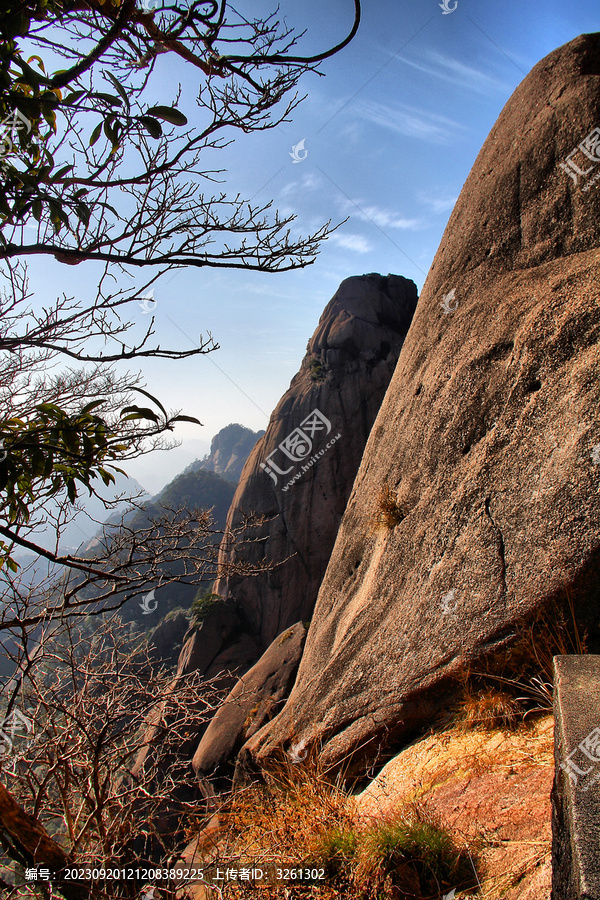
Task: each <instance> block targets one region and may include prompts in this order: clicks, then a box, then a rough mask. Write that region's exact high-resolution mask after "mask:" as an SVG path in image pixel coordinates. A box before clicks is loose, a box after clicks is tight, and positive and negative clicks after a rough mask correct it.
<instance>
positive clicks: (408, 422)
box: [244, 34, 600, 765]
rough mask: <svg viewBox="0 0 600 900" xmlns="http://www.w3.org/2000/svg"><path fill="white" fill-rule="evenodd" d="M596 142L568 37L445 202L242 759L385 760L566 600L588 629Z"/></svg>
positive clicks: (598, 39) (599, 131) (584, 50)
mask: <svg viewBox="0 0 600 900" xmlns="http://www.w3.org/2000/svg"><path fill="white" fill-rule="evenodd" d="M598 126H600V35H597V34H594V35H583V36H581V37H579V38H577V39H575V40H574V41H572V42H570V43H569V44H567V45H565V46H564V47H561V48H559V49H558V50H556V51H555V52H553V53H551V54H550V55H549V56H548V57H546V58H545V59H543V60H542V61H541V62H540V63H539V64H538V65H537V66H535V68H534V69H533V70H532V71H531V72H530V74H529V75H528V76H527V78H526V79H525V80H524V81H523V83H522V84H521V85H520V86H519V87H518V88H517V90H516V91H515V92H514V94H513V96H512V97H511V98H510V100H509V101H508V103H507V104H506V106H505V107H504V109H503V111H502V113H501V114H500V117H499V119H498V121H497V123H496V124H495V126H494V127H493V129H492V131H491V133H490V135H489V137H488V139H487V140H486V142H485V144H484V146H483V148H482V150H481V152H480V154H479V156H478V158H477V160H476V162H475V164H474V166H473V169H472V171H471V173H470V175H469V177H468V179H467V181H466V183H465V185H464V188H463V190H462V193H461V195H460V197H459V199H458V202H457V204H456V207H455V209H454V211H453V213H452V216H451V217H450V220H449V222H448V226H447V228H446V231H445V233H444V236H443V239H442V243H441V245H440V248H439V250H438V252H437V254H436V257H435V260H434V262H433V265H432V268H431V271H430V273H429V275H428V278H427V281H426V284H425V286H424V289H423V292H422V295H421V297H420V300H419V305H418V308H417V311H416V313H415V317H414V320H413V323H412V326H411V329H410V332H409V335H408V337H407V339H406V341H405V343H404V346H403V348H402V353H401V356H400V359H399V362H398V366H397V368H396V371H395V374H394V378H393V380H392V382H391V384H390V388H389V390H388V392H387V395H386V397H385V400H384V402H383V404H382V406H381V409H380V411H379V415H378V417H377V420H376V422H375V425H374V426H373V429H372V431H371V435H370V438H369V441H368V444H367V447H366V450H365V454H364V457H363V460H362V464H361V466H360V470H359V472H358V475H357V478H356V482H355V486H354V491H353V494H352V496H351V498H350V500H349V503H348V506H347V509H346V513H345V516H344V520H343V522H342V525H341V528H340V531H339V534H338V538H337V542H336V545H335V548H334V550H333V553H332V556H331V560H330V563H329V566H328V569H327V573H326V576H325V578H324V581H323V584H322V586H321V589H320V592H319V597H318V600H317V604H316V607H315V612H314V616H313V619H312V624H311V627H310V631H309V634H308V638H307V642H306V647H305V651H304V655H303V658H302V662H301V665H300V669H299V672H298V677H297V680H296V683H295V686H294V689H293V691H292V693H291V695H290V698H289V700H288V702H287V704H286V706H285V707H284V709H283V711H282V712H281V713H280V714H279V715H278V716H277V717H276V718H275V719H274V720H273V721H272V722H271V723H269V724H268V725H267V726H266V727H265V728H263V729H262V730H261V731H260V732H258V733H257V735H255V736H254V738H252V739H251V740H250V741H249V742H248V743H247V744H246V747H245V750H244V756H245V759H246V760H250V761H251V762H252V761H253V763H254V764H256V763H258V764H260V762H261V761H263V760H266V759H268V758H269V756H271V755H272V754H273V753H275V752H281V750H283V749H285V748H287V747H288V746H289V745H290V743H291V742H292V741H296V740H298V738H300V739H303V740H306V741H314V742H316V743H320V744H322V747H323V751H322V754H323V763H324V765H329V764H332V763H334V764H335V763H336V762H337V761H341V760H342V758H344V757H346V755H347V754H352V753H353V752H354V754H355V755H354V758H355V759H356V760H357V761H358V762H359V761H360V758H361V753H362V754H363V756H367V757H368V755H369V752H370V751H369V746H370V747H376V746H377V745H378V744H385V743H388V744H389V743H392V742H397V743H398V744H401V743H402V742H403V741H405V740H406V739H407V738H408V736H409V734H410V732H411V731H414V730H415V729H418V728H421V727H423V726H425V725H426V724H427V723H428V722H429V721H431V719H430V716H431V714H432V713H433V712H435V711H436V710H437V709H438V708H439V706H440V704H441V703H443V702H444V695H445V691H446V688H447V687H448V686H449V683H450V678H451V676H453V675H454V674H456V673H457V672H458V671H461V670H462V669H463V668H464V667H465V665H466V664H467V663H468V662H469V661H472V660H474V659H478V658H480V657H481V656H482V655H487V654H489V653H491V652H492V651H493V650H494V649H495V648H498V647H499V646H500V645H501V644H502V642H505V641H510V640H511V636H513V635H514V630H515V626H516V625H517V624H518V623H519V622H521V621H522V620H523V618H524V617H525V616H527V615H528V614H529V613H531V612H532V611H533V610H541V609H544V608H545V605H546V604H550V603H551V602H553V601H558V600H561V599H562V598H564V596H565V592H566V591H567V590H568V592H569V596H570V597H571V598H572V601H573V604H574V608H575V611H576V616H577V618H578V619H579V620H580V623H581V621H582V620H585V619H586V618H587V619H588V621H589V622H593V623H594V626H595V627H596V626H597V622H598V611H599V609H600V579H599V578H598V570H599V565H598V556H599V548H600V488H599V484H600V424H599V422H598V404H599V400H600V348H599V347H598V341H599V338H600V290H599V289H600V250H599V247H600V143H598V140H599V138H600V128H599V127H598ZM573 150H575V151H576V152H575V154H574V155H573V154H572V153H571V151H573ZM584 151H585V152H584ZM569 160H570V162H569ZM570 163H573V164H574V165H575V166H576V167H577V170H578V171H576V170H575V169H574V168H573V166H572V165H570ZM561 164H562V166H561ZM563 166H564V167H566V168H564V167H563ZM567 170H568V171H567ZM569 172H570V174H569ZM578 172H579V173H584V174H578ZM594 177H598V178H599V181H597V182H595V183H594V182H593V180H592V179H593V178H594ZM392 507H393V508H392ZM374 516H375V518H379V521H380V527H379V528H378V529H377V530H376V531H374V530H373V528H372V527H370V523H371V522H372V521H373V517H374ZM595 639H596V638H595V637H594V634H593V632H590V642H593V641H594V640H595ZM590 649H591V646H590ZM369 742H370V744H369ZM359 747H366V749H364V750H361V751H359V749H358V748H359Z"/></svg>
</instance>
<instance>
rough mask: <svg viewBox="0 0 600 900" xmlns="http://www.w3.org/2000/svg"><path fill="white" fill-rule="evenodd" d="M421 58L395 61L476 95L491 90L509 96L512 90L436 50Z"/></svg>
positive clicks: (480, 70)
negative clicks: (473, 92)
mask: <svg viewBox="0 0 600 900" xmlns="http://www.w3.org/2000/svg"><path fill="white" fill-rule="evenodd" d="M422 57H423V59H421V60H419V61H418V62H417V61H416V60H412V59H407V58H406V57H405V56H399V57H397V60H398V62H401V63H404V65H406V66H410V67H411V68H413V69H417V70H418V71H419V72H425V73H426V74H427V75H432V76H433V77H434V78H437V79H440V80H442V81H446V82H448V83H450V84H455V85H458V86H459V87H463V88H467V89H468V90H471V91H475V92H476V93H478V94H485V95H489V93H490V91H491V90H494V91H500V92H502V93H504V94H509V93H511V92H512V90H513V85H510V84H506V83H505V82H503V81H500V80H499V79H498V78H494V77H493V76H492V75H490V74H489V72H487V71H484V70H482V69H476V68H475V67H474V66H467V65H466V64H465V63H464V62H461V61H460V60H458V59H454V58H453V57H451V56H445V55H444V54H443V53H438V52H437V51H436V50H426V51H424V52H423V54H422ZM423 60H425V62H424V61H423ZM427 61H429V62H427Z"/></svg>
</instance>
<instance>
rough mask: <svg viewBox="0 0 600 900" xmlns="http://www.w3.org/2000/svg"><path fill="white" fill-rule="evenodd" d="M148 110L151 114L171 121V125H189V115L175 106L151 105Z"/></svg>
mask: <svg viewBox="0 0 600 900" xmlns="http://www.w3.org/2000/svg"><path fill="white" fill-rule="evenodd" d="M146 112H147V114H148V115H149V116H156V118H157V119H163V121H165V122H170V123H171V125H187V121H188V120H187V117H186V116H184V114H183V113H182V112H180V111H179V110H178V109H175V107H174V106H151V107H150V109H148V110H146Z"/></svg>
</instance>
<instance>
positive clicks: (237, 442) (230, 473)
mask: <svg viewBox="0 0 600 900" xmlns="http://www.w3.org/2000/svg"><path fill="white" fill-rule="evenodd" d="M263 434H264V431H252V430H251V429H250V428H245V427H244V426H243V425H226V426H225V428H222V429H221V430H220V431H219V432H218V434H215V436H214V438H213V439H212V441H211V442H210V453H209V454H208V455H207V456H205V457H204V459H197V460H196V461H195V462H193V463H192V464H191V465H190V466H188V467H187V469H185V471H184V474H185V472H197V471H198V469H207V470H208V471H209V472H215V473H216V474H217V475H220V476H221V477H222V478H225V480H226V481H232V482H233V483H234V484H237V483H238V481H239V480H240V475H241V474H242V469H243V468H244V463H245V462H246V460H247V459H248V456H249V455H250V452H251V450H252V448H253V447H254V445H255V444H256V442H257V440H258V439H259V438H260V437H262V435H263Z"/></svg>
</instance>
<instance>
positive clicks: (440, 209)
mask: <svg viewBox="0 0 600 900" xmlns="http://www.w3.org/2000/svg"><path fill="white" fill-rule="evenodd" d="M418 199H419V200H420V202H421V203H423V204H425V206H427V207H428V208H429V209H430V210H431V211H432V212H433V213H435V214H436V215H441V214H442V213H445V212H449V211H450V210H451V209H454V204H455V203H456V201H457V200H458V196H456V195H453V196H452V197H448V196H446V197H430V196H428V195H427V194H419V197H418Z"/></svg>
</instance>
